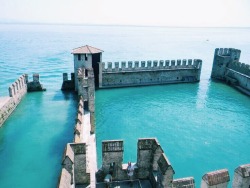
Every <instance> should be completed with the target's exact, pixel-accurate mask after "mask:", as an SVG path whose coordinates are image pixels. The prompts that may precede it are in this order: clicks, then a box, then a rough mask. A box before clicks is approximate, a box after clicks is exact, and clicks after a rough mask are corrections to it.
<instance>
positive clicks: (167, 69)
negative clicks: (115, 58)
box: [99, 59, 202, 88]
mask: <svg viewBox="0 0 250 188" xmlns="http://www.w3.org/2000/svg"><path fill="white" fill-rule="evenodd" d="M112 65H113V64H112V63H111V62H109V63H108V67H107V68H105V63H100V64H99V68H100V72H101V73H102V74H99V87H100V88H107V87H128V86H140V85H155V84H167V83H184V82H198V81H199V80H200V73H201V66H202V61H201V60H191V59H189V60H182V61H181V60H177V61H175V60H171V61H169V60H166V61H163V60H161V61H153V62H152V61H147V62H145V61H141V62H139V61H135V62H132V61H129V62H128V63H127V62H121V63H119V62H115V63H114V67H112Z"/></svg>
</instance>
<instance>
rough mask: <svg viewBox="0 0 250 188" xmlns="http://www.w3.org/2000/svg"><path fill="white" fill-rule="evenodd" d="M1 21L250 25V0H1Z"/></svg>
mask: <svg viewBox="0 0 250 188" xmlns="http://www.w3.org/2000/svg"><path fill="white" fill-rule="evenodd" d="M0 22H37V23H73V24H112V25H113V24H119V25H160V26H215V27H216V26H222V27H225V26H226V27H232V26H241V27H250V0H0Z"/></svg>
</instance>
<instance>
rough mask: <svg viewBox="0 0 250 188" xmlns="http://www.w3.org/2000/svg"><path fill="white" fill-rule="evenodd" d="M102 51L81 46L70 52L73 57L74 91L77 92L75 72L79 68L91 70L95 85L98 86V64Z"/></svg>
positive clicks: (100, 60)
mask: <svg viewBox="0 0 250 188" xmlns="http://www.w3.org/2000/svg"><path fill="white" fill-rule="evenodd" d="M102 52H103V51H102V50H100V49H98V48H94V47H91V46H88V45H86V46H81V47H78V48H75V49H73V50H72V54H73V55H74V73H75V91H78V80H77V72H78V69H79V68H85V69H90V68H93V70H94V76H95V85H96V86H98V85H99V79H98V75H99V64H98V62H102Z"/></svg>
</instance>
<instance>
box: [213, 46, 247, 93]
mask: <svg viewBox="0 0 250 188" xmlns="http://www.w3.org/2000/svg"><path fill="white" fill-rule="evenodd" d="M240 53H241V51H240V50H237V49H234V48H220V49H219V48H217V49H215V52H214V61H213V68H212V74H211V77H212V78H214V79H217V80H222V81H224V82H226V83H228V84H229V85H232V86H234V87H235V88H237V89H239V90H240V91H242V92H243V93H245V94H247V95H250V66H249V65H247V64H245V63H240V62H239V60H240Z"/></svg>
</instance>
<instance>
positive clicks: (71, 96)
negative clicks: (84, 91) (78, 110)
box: [53, 90, 77, 101]
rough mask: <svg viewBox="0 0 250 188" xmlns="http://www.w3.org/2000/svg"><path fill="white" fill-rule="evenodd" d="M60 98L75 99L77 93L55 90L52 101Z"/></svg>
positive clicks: (60, 99)
mask: <svg viewBox="0 0 250 188" xmlns="http://www.w3.org/2000/svg"><path fill="white" fill-rule="evenodd" d="M62 100H66V101H68V100H73V101H75V100H77V93H76V92H74V91H61V90H59V91H57V92H56V94H55V95H54V97H53V101H62Z"/></svg>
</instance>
